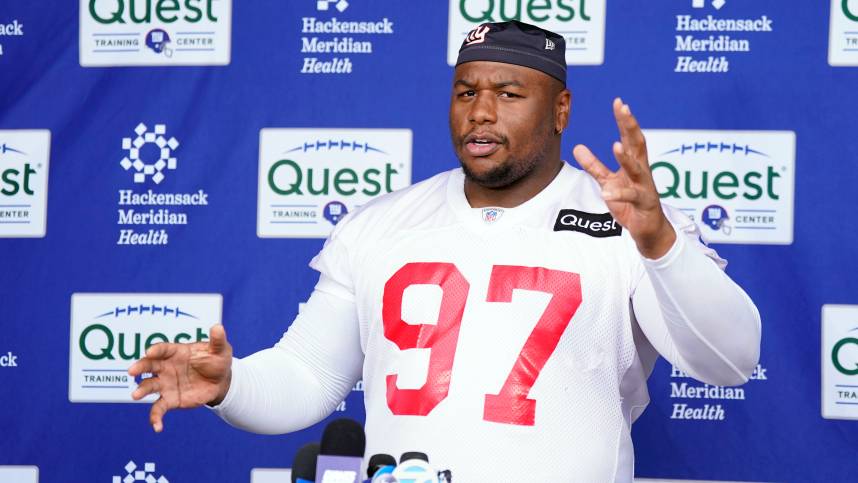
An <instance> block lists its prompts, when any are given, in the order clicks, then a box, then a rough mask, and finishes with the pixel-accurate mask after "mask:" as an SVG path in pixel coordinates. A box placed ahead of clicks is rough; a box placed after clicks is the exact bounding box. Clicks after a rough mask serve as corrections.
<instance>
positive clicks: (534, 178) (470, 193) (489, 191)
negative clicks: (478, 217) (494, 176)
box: [465, 157, 564, 208]
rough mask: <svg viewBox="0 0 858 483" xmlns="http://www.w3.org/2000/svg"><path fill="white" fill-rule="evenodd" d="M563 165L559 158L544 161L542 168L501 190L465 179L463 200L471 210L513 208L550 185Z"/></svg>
mask: <svg viewBox="0 0 858 483" xmlns="http://www.w3.org/2000/svg"><path fill="white" fill-rule="evenodd" d="M563 164H564V163H563V161H562V160H560V158H559V157H558V158H557V159H556V160H554V161H546V162H545V166H544V167H542V166H540V167H538V168H536V169H535V170H534V171H533V172H531V173H529V174H528V175H527V176H525V177H523V178H522V179H520V180H518V181H516V182H515V183H513V184H511V185H508V186H504V187H502V188H487V187H485V186H480V185H479V184H477V183H475V182H474V181H472V180H470V179H468V178H467V177H466V178H465V198H467V199H468V203H469V204H470V205H471V208H486V207H499V208H515V207H516V206H518V205H520V204H522V203H525V202H526V201H528V200H529V199H531V198H533V197H534V196H536V195H537V194H539V193H540V192H541V191H542V190H543V189H545V187H546V186H548V185H549V184H551V182H552V181H554V178H555V177H557V174H558V173H560V170H561V169H563Z"/></svg>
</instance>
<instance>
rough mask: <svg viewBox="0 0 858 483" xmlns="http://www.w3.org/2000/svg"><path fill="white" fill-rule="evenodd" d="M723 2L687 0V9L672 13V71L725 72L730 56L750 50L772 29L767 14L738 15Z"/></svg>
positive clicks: (771, 23) (717, 0) (723, 0)
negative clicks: (673, 54)
mask: <svg viewBox="0 0 858 483" xmlns="http://www.w3.org/2000/svg"><path fill="white" fill-rule="evenodd" d="M730 3H731V5H742V4H740V3H739V2H730ZM686 5H687V4H686ZM726 5H727V1H726V0H691V5H690V7H691V8H690V9H688V7H686V10H685V11H683V12H682V13H678V14H676V17H675V34H674V41H673V42H672V44H673V50H674V51H675V52H676V64H674V68H673V71H674V72H680V73H693V74H707V73H724V72H729V71H730V67H731V64H730V62H731V61H732V60H734V59H737V58H739V57H740V56H742V55H744V54H747V53H749V52H751V49H752V46H753V45H756V44H757V42H759V41H761V40H764V39H766V38H767V37H769V36H767V35H765V34H769V33H771V32H773V31H774V21H773V19H772V18H770V17H769V16H768V15H741V14H737V13H736V12H735V9H731V8H729V7H728V8H725V6H726Z"/></svg>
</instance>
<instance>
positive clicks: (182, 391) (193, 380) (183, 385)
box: [128, 324, 232, 433]
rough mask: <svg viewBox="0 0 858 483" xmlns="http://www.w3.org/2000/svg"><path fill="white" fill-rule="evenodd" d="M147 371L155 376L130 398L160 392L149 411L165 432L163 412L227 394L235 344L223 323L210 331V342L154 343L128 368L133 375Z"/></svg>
mask: <svg viewBox="0 0 858 483" xmlns="http://www.w3.org/2000/svg"><path fill="white" fill-rule="evenodd" d="M145 372H149V373H152V375H153V377H150V378H148V379H144V380H143V382H141V383H140V386H138V387H137V389H136V390H135V391H134V392H133V393H132V394H131V397H132V398H133V399H134V400H135V401H137V400H140V399H142V398H144V397H146V396H147V395H148V394H152V393H156V392H157V393H160V395H161V397H160V398H158V400H157V401H155V403H153V404H152V409H151V410H150V411H149V423H150V424H151V425H152V428H153V429H154V430H155V432H157V433H160V432H161V431H163V429H164V423H163V419H164V414H165V413H166V412H167V411H169V410H171V409H175V408H195V407H199V406H202V405H203V404H210V405H215V404H219V403H220V402H221V401H223V398H224V397H226V393H227V390H229V384H230V380H231V376H232V346H231V345H230V344H229V342H227V340H226V331H225V330H224V328H223V325H220V324H217V325H215V326H213V327H212V328H211V329H210V330H209V341H208V342H195V343H193V344H173V343H161V344H155V345H153V346H152V347H150V348H149V349H148V350H147V351H146V356H145V357H143V358H142V359H140V360H139V361H137V362H135V363H134V364H132V365H131V367H129V368H128V374H129V375H131V376H138V375H140V374H143V373H145Z"/></svg>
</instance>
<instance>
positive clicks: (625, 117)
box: [613, 97, 648, 176]
mask: <svg viewBox="0 0 858 483" xmlns="http://www.w3.org/2000/svg"><path fill="white" fill-rule="evenodd" d="M613 107H614V118H615V119H616V121H617V128H618V129H619V132H620V141H621V143H622V146H623V149H622V152H623V153H625V158H619V157H618V158H617V161H620V163H621V165H622V166H623V168H625V169H627V170H629V173H630V175H633V176H639V175H641V174H643V173H644V170H643V168H645V167H648V163H647V152H646V139H645V138H644V135H643V132H642V131H641V128H640V125H639V124H638V121H637V119H636V118H635V116H634V115H633V114H632V111H631V108H630V107H629V105H628V104H624V103H623V101H622V99H620V98H619V97H618V98H616V99H614V105H613ZM615 153H616V150H615ZM624 161H626V162H624ZM632 164H634V168H635V169H634V170H633V171H632V166H631V165H632Z"/></svg>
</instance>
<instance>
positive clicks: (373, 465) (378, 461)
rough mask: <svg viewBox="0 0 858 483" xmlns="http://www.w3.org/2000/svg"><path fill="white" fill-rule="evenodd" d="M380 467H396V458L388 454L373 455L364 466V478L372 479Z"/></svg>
mask: <svg viewBox="0 0 858 483" xmlns="http://www.w3.org/2000/svg"><path fill="white" fill-rule="evenodd" d="M382 466H396V458H394V457H393V456H390V455H389V454H374V455H372V457H371V458H370V459H369V463H368V464H367V465H366V476H367V477H369V478H372V477H373V476H374V475H375V472H376V471H378V469H379V468H381V467H382Z"/></svg>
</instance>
